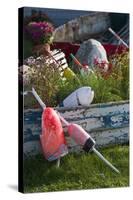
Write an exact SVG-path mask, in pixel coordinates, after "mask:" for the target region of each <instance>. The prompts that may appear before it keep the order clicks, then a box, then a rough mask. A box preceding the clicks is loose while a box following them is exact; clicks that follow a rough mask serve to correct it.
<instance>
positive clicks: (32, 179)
mask: <svg viewBox="0 0 133 200" xmlns="http://www.w3.org/2000/svg"><path fill="white" fill-rule="evenodd" d="M100 152H101V153H102V154H103V155H104V156H105V157H106V158H107V159H108V160H109V161H110V162H112V164H114V165H115V166H116V167H117V168H118V169H119V170H120V174H116V173H115V172H113V171H112V170H111V169H110V168H109V167H107V166H106V165H105V164H104V163H103V162H102V161H101V160H100V159H99V158H98V157H97V156H96V155H94V154H87V153H86V154H85V153H80V154H69V155H67V156H65V157H63V158H62V159H61V166H60V168H56V162H48V161H46V160H45V159H44V158H43V156H42V155H38V156H36V157H35V158H31V159H27V160H25V161H24V191H25V192H50V191H63V190H76V189H78V190H79V189H95V188H114V187H127V186H129V147H128V146H113V147H108V148H105V149H102V150H100Z"/></svg>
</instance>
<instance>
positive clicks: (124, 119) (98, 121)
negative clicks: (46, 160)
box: [24, 101, 129, 155]
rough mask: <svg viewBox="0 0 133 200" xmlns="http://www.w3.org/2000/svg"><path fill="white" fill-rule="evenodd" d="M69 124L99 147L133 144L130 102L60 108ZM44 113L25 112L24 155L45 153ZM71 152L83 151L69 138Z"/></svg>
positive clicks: (38, 110) (39, 111) (38, 111)
mask: <svg viewBox="0 0 133 200" xmlns="http://www.w3.org/2000/svg"><path fill="white" fill-rule="evenodd" d="M56 110H58V111H59V112H60V114H61V115H62V116H63V117H64V118H65V119H66V120H67V121H69V122H72V123H77V124H79V125H81V126H82V127H83V128H84V129H85V130H86V131H87V132H88V133H89V134H90V135H91V136H92V137H93V138H94V139H95V140H96V145H97V147H103V146H108V145H112V144H124V143H127V142H128V141H129V136H128V132H129V102H128V101H121V102H114V103H103V104H93V105H90V106H89V107H76V108H56ZM41 113H42V110H40V109H36V110H35V109H34V110H25V111H24V154H25V155H35V154H37V153H40V152H41V147H40V142H39V135H40V134H41ZM64 130H65V134H66V139H67V143H68V146H69V150H70V152H73V151H81V150H82V148H81V147H80V146H79V145H77V144H76V143H75V142H74V141H73V140H72V139H71V138H70V137H69V136H68V134H67V130H66V127H64Z"/></svg>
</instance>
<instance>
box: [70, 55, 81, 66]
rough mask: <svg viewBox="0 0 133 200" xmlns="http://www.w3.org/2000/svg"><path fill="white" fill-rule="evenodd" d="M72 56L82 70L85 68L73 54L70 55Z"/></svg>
mask: <svg viewBox="0 0 133 200" xmlns="http://www.w3.org/2000/svg"><path fill="white" fill-rule="evenodd" d="M70 56H71V58H72V59H73V61H74V62H75V64H77V65H79V66H80V67H81V68H84V66H83V65H82V64H81V63H80V62H79V61H78V59H77V58H76V57H75V56H74V55H73V54H72V53H71V54H70Z"/></svg>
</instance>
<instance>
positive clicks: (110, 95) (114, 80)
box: [58, 52, 129, 103]
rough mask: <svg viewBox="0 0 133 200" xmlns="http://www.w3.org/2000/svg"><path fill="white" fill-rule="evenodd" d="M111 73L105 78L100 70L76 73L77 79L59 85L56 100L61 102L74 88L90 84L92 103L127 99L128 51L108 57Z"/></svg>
mask: <svg viewBox="0 0 133 200" xmlns="http://www.w3.org/2000/svg"><path fill="white" fill-rule="evenodd" d="M110 63H111V64H112V69H111V70H112V71H111V74H110V75H109V76H108V77H107V78H105V77H103V76H102V75H101V74H100V72H98V71H94V74H93V73H91V74H84V75H81V74H77V78H78V80H79V81H76V82H75V81H74V80H72V81H71V80H69V81H68V80H66V81H64V82H63V83H61V84H60V85H59V88H60V89H59V93H58V97H59V98H58V100H59V101H60V102H61V101H62V100H63V99H64V98H65V97H67V96H68V95H69V94H70V93H71V92H73V91H74V90H75V89H77V88H79V87H83V86H90V87H92V89H93V90H94V92H95V96H94V100H93V103H104V102H111V101H120V100H128V99H129V53H128V52H126V53H125V52H124V53H123V54H121V55H114V56H113V57H111V58H110Z"/></svg>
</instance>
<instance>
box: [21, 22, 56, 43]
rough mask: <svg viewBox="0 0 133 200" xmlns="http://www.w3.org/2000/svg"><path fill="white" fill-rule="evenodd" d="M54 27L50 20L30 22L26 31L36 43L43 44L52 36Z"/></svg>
mask: <svg viewBox="0 0 133 200" xmlns="http://www.w3.org/2000/svg"><path fill="white" fill-rule="evenodd" d="M53 31H54V27H53V25H52V24H51V23H49V22H30V23H29V24H28V25H27V26H26V27H25V33H26V35H28V36H29V38H30V39H31V40H32V41H33V43H34V44H42V43H44V42H47V41H48V40H49V38H50V37H52V34H53Z"/></svg>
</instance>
